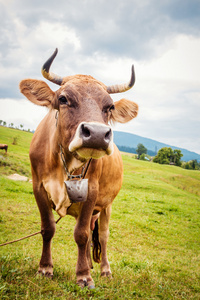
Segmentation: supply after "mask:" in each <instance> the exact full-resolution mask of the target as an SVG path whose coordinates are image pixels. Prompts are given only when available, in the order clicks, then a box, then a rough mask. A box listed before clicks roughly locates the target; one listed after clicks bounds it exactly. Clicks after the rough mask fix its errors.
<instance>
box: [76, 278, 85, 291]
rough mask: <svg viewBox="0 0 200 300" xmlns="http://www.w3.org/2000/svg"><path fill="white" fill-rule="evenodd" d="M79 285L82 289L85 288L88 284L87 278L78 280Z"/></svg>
mask: <svg viewBox="0 0 200 300" xmlns="http://www.w3.org/2000/svg"><path fill="white" fill-rule="evenodd" d="M77 285H78V286H80V288H81V289H83V288H84V287H85V286H87V280H86V279H84V280H82V279H81V280H79V281H77Z"/></svg>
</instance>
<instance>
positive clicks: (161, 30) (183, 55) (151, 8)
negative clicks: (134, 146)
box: [0, 0, 200, 153]
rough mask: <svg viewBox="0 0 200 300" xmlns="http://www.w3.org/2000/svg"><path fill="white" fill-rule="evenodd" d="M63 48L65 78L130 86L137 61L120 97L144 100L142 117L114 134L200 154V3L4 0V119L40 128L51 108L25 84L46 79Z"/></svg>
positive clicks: (0, 104)
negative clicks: (47, 65) (23, 89)
mask: <svg viewBox="0 0 200 300" xmlns="http://www.w3.org/2000/svg"><path fill="white" fill-rule="evenodd" d="M56 47H58V49H59V52H58V56H57V57H56V59H55V61H54V64H53V66H52V70H53V71H54V72H55V73H58V74H59V75H61V76H66V75H72V74H77V73H79V74H80V73H81V74H89V75H92V76H93V77H95V78H97V79H99V80H101V81H102V82H104V83H105V84H115V83H124V82H126V81H128V80H129V78H130V72H131V65H132V64H134V65H135V72H136V83H135V86H134V87H133V88H132V89H131V90H130V91H128V92H126V93H123V94H117V95H113V99H114V101H116V100H119V99H120V98H123V97H126V98H127V99H130V100H133V101H135V102H137V103H138V104H139V108H140V110H139V115H138V117H137V118H136V119H135V120H133V121H131V122H130V123H127V124H121V125H117V126H115V128H114V129H115V130H121V131H126V132H131V133H134V134H138V135H141V136H143V137H148V138H152V139H155V140H158V141H160V142H164V143H168V144H170V145H173V146H178V147H182V148H186V149H188V150H191V151H194V152H197V153H200V1H199V0H162V1H160V0H98V1H95V0H60V1H53V0H43V1H41V0H34V1H31V0H6V1H5V0H0V119H1V120H4V121H6V122H7V124H9V123H14V125H15V126H19V125H20V124H23V125H24V127H25V128H27V129H28V128H30V129H31V130H32V129H35V128H36V127H37V125H38V124H39V122H40V120H41V119H42V118H43V116H44V115H45V114H46V112H47V111H46V109H45V108H41V107H37V106H35V105H34V104H32V103H30V102H29V101H28V100H25V98H24V96H23V95H21V94H20V92H19V89H18V85H19V82H20V80H21V79H24V78H36V79H42V75H41V71H40V70H41V66H42V65H43V63H44V62H45V61H46V59H47V58H48V57H49V56H50V55H51V54H52V53H53V51H54V49H55V48H56ZM44 80H45V79H44ZM50 87H51V88H52V89H53V90H56V89H57V86H55V85H53V84H51V83H50Z"/></svg>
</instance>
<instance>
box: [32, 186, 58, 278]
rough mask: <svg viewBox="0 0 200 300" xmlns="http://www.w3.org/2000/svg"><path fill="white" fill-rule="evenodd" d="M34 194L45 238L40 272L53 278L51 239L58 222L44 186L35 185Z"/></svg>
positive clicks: (43, 237)
mask: <svg viewBox="0 0 200 300" xmlns="http://www.w3.org/2000/svg"><path fill="white" fill-rule="evenodd" d="M34 194H35V198H36V201H37V204H38V207H39V210H40V215H41V234H42V239H43V248H42V256H41V260H40V265H39V269H38V273H39V274H42V275H44V276H46V277H49V278H52V277H53V261H52V257H51V240H52V238H53V236H54V233H55V229H56V223H55V220H54V216H53V213H52V209H51V206H50V203H49V201H48V197H47V193H46V191H45V189H44V187H43V186H42V187H40V188H37V187H34Z"/></svg>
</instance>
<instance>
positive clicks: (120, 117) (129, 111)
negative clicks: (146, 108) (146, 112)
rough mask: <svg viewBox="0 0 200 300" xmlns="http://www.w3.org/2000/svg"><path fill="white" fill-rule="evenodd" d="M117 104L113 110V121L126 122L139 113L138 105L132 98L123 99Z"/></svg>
mask: <svg viewBox="0 0 200 300" xmlns="http://www.w3.org/2000/svg"><path fill="white" fill-rule="evenodd" d="M114 104H115V109H114V110H112V115H111V120H112V121H113V122H120V123H126V122H128V121H130V120H132V119H133V118H135V117H136V116H137V114H138V105H137V104H136V103H135V102H132V101H130V100H126V99H121V100H119V101H117V102H115V103H114Z"/></svg>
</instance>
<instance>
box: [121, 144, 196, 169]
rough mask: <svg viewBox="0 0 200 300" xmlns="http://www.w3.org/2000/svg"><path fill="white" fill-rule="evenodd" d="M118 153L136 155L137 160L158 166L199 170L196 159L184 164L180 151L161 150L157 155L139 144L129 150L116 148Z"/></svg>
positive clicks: (127, 148)
mask: <svg viewBox="0 0 200 300" xmlns="http://www.w3.org/2000/svg"><path fill="white" fill-rule="evenodd" d="M118 148H119V150H120V151H124V152H129V153H137V159H140V160H146V161H153V162H155V163H159V164H166V165H175V166H178V167H182V168H184V169H189V170H200V163H198V161H197V160H196V159H194V160H191V161H188V162H184V161H181V157H183V154H182V153H181V150H179V149H175V150H172V148H170V147H163V148H161V149H160V150H159V151H158V153H156V152H154V151H149V150H148V149H147V148H146V147H145V146H144V145H143V144H141V143H139V144H138V145H137V148H130V147H125V146H118Z"/></svg>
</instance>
